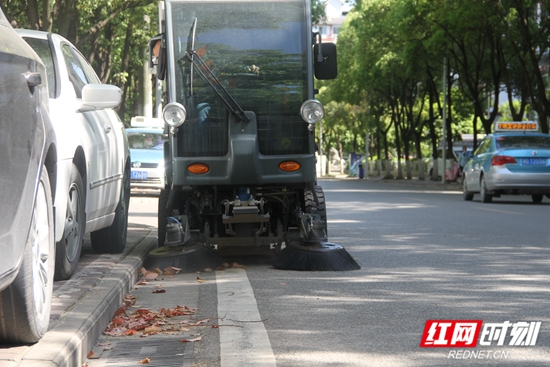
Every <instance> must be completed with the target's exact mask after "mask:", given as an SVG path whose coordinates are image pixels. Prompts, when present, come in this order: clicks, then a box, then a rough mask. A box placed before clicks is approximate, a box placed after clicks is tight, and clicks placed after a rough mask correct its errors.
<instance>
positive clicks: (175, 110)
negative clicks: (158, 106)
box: [162, 102, 187, 127]
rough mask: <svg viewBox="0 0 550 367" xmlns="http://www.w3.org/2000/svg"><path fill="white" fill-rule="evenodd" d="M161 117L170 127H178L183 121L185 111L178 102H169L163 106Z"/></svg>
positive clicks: (185, 114)
mask: <svg viewBox="0 0 550 367" xmlns="http://www.w3.org/2000/svg"><path fill="white" fill-rule="evenodd" d="M162 117H163V119H164V121H166V123H167V124H168V125H170V127H178V126H181V125H182V124H183V123H184V122H185V118H186V117H187V111H186V110H185V107H183V106H182V105H181V104H179V103H178V102H170V103H168V104H167V105H166V106H164V109H163V110H162Z"/></svg>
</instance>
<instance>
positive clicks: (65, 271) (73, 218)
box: [54, 163, 86, 280]
mask: <svg viewBox="0 0 550 367" xmlns="http://www.w3.org/2000/svg"><path fill="white" fill-rule="evenodd" d="M67 196H68V200H67V211H66V214H65V229H64V230H63V238H62V239H61V240H60V241H59V242H58V243H57V245H56V251H55V256H56V257H55V278H54V279H55V280H67V279H69V278H70V277H71V276H72V275H73V274H74V272H75V271H76V267H77V265H78V261H79V259H80V253H81V252H82V243H83V242H84V232H85V231H86V212H85V206H86V192H85V191H84V183H83V182H82V177H81V176H80V172H78V168H77V166H76V165H75V164H74V163H73V166H72V169H71V186H70V187H69V194H68V195H67Z"/></svg>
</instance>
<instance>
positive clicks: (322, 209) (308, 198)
mask: <svg viewBox="0 0 550 367" xmlns="http://www.w3.org/2000/svg"><path fill="white" fill-rule="evenodd" d="M304 202H305V212H306V213H308V214H319V216H320V217H321V220H322V221H323V229H324V230H325V234H326V235H327V236H328V227H327V209H326V205H325V194H324V192H323V188H322V187H321V186H315V187H314V190H311V189H305V190H304Z"/></svg>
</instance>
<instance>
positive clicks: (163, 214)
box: [157, 189, 172, 246]
mask: <svg viewBox="0 0 550 367" xmlns="http://www.w3.org/2000/svg"><path fill="white" fill-rule="evenodd" d="M168 196H170V189H161V190H160V194H159V207H158V216H157V220H158V245H159V246H164V238H165V237H166V223H167V222H168V221H167V220H166V218H168V217H169V216H170V215H171V212H172V211H171V210H168V208H167V207H166V205H167V204H168Z"/></svg>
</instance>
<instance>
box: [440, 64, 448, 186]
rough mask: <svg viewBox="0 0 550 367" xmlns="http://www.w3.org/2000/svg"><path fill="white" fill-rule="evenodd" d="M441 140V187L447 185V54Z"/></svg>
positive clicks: (444, 67) (444, 71) (444, 73)
mask: <svg viewBox="0 0 550 367" xmlns="http://www.w3.org/2000/svg"><path fill="white" fill-rule="evenodd" d="M441 135H442V137H441V139H443V172H442V173H441V177H442V179H441V181H443V185H445V184H446V183H447V179H446V176H447V138H446V136H447V53H445V56H443V129H442V132H441Z"/></svg>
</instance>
